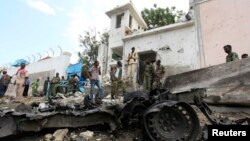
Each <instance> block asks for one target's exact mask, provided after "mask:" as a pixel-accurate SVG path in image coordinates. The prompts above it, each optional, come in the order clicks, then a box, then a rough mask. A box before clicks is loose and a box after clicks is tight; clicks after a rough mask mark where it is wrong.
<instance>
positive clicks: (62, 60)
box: [7, 53, 71, 80]
mask: <svg viewBox="0 0 250 141" xmlns="http://www.w3.org/2000/svg"><path fill="white" fill-rule="evenodd" d="M70 57H71V54H70V53H64V54H62V55H61V56H58V57H54V58H50V59H46V60H42V61H38V62H34V63H32V64H29V65H27V66H26V69H27V70H28V72H29V75H30V78H31V80H33V79H36V78H42V79H44V78H46V77H48V76H50V77H52V76H54V75H55V73H56V72H58V73H59V74H60V76H62V75H64V76H65V77H66V68H67V67H68V66H69V64H70ZM17 70H18V68H10V69H8V70H7V71H8V74H9V75H11V76H13V75H15V74H16V72H17Z"/></svg>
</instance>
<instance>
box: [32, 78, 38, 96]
mask: <svg viewBox="0 0 250 141" xmlns="http://www.w3.org/2000/svg"><path fill="white" fill-rule="evenodd" d="M38 87H39V81H35V82H33V83H32V84H31V88H32V96H36V93H37V89H38Z"/></svg>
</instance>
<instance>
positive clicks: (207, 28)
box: [190, 0, 250, 67]
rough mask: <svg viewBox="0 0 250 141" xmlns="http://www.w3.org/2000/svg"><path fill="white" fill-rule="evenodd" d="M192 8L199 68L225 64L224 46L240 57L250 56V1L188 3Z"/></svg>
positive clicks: (193, 0)
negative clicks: (200, 63) (230, 48)
mask: <svg viewBox="0 0 250 141" xmlns="http://www.w3.org/2000/svg"><path fill="white" fill-rule="evenodd" d="M190 6H191V7H193V8H194V13H195V22H196V25H197V32H198V39H199V43H200V44H199V46H200V47H201V48H203V53H202V54H201V55H202V56H203V57H202V58H201V59H202V62H203V65H202V67H208V66H213V65H217V64H221V63H225V62H226V60H225V58H226V55H227V54H225V52H224V50H223V46H225V45H227V44H229V45H231V46H232V48H233V51H234V52H237V53H238V55H239V56H241V55H242V54H243V53H248V54H250V46H249V41H250V26H249V22H250V16H249V15H248V13H249V12H250V1H249V0H190Z"/></svg>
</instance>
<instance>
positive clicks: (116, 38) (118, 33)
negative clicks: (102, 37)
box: [109, 11, 129, 48]
mask: <svg viewBox="0 0 250 141" xmlns="http://www.w3.org/2000/svg"><path fill="white" fill-rule="evenodd" d="M122 13H124V16H123V18H122V21H121V27H120V28H116V16H117V15H119V14H122ZM110 19H111V25H110V26H111V28H110V31H109V46H110V47H111V48H112V47H118V46H122V45H123V42H122V40H121V39H122V38H123V36H124V35H125V26H128V20H129V11H122V12H120V13H117V14H116V15H113V16H111V17H110Z"/></svg>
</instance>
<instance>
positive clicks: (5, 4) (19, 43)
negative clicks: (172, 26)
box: [0, 0, 189, 67]
mask: <svg viewBox="0 0 250 141" xmlns="http://www.w3.org/2000/svg"><path fill="white" fill-rule="evenodd" d="M127 2H129V0H0V49H1V57H0V58H1V59H0V67H2V66H3V65H4V64H9V63H13V62H14V61H15V60H16V59H21V58H23V59H26V60H28V59H27V58H28V57H27V56H29V58H32V57H31V56H32V55H34V56H35V57H36V58H37V59H38V58H39V55H38V53H40V54H42V57H45V56H46V54H47V53H46V52H49V54H50V55H52V52H51V51H50V48H52V49H53V50H54V51H55V55H58V54H59V52H60V49H59V48H58V47H57V46H58V45H59V46H61V47H62V48H63V51H69V52H71V53H73V54H76V52H77V51H79V50H80V49H79V42H78V37H79V34H82V33H83V32H84V31H86V30H89V29H91V28H92V29H93V28H96V30H97V31H101V32H102V31H103V30H105V29H109V25H110V19H109V18H108V16H106V15H105V12H106V11H108V10H110V9H112V8H114V7H116V6H117V5H123V4H125V3H127ZM132 2H133V3H134V5H135V7H136V8H137V10H138V11H141V10H143V9H144V8H151V7H152V6H153V4H157V5H158V7H164V8H165V7H171V6H175V7H176V8H177V9H178V10H183V11H184V12H187V11H188V7H189V6H188V3H189V0H132ZM31 60H33V59H31ZM75 61H76V57H73V58H72V63H74V62H75Z"/></svg>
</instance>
